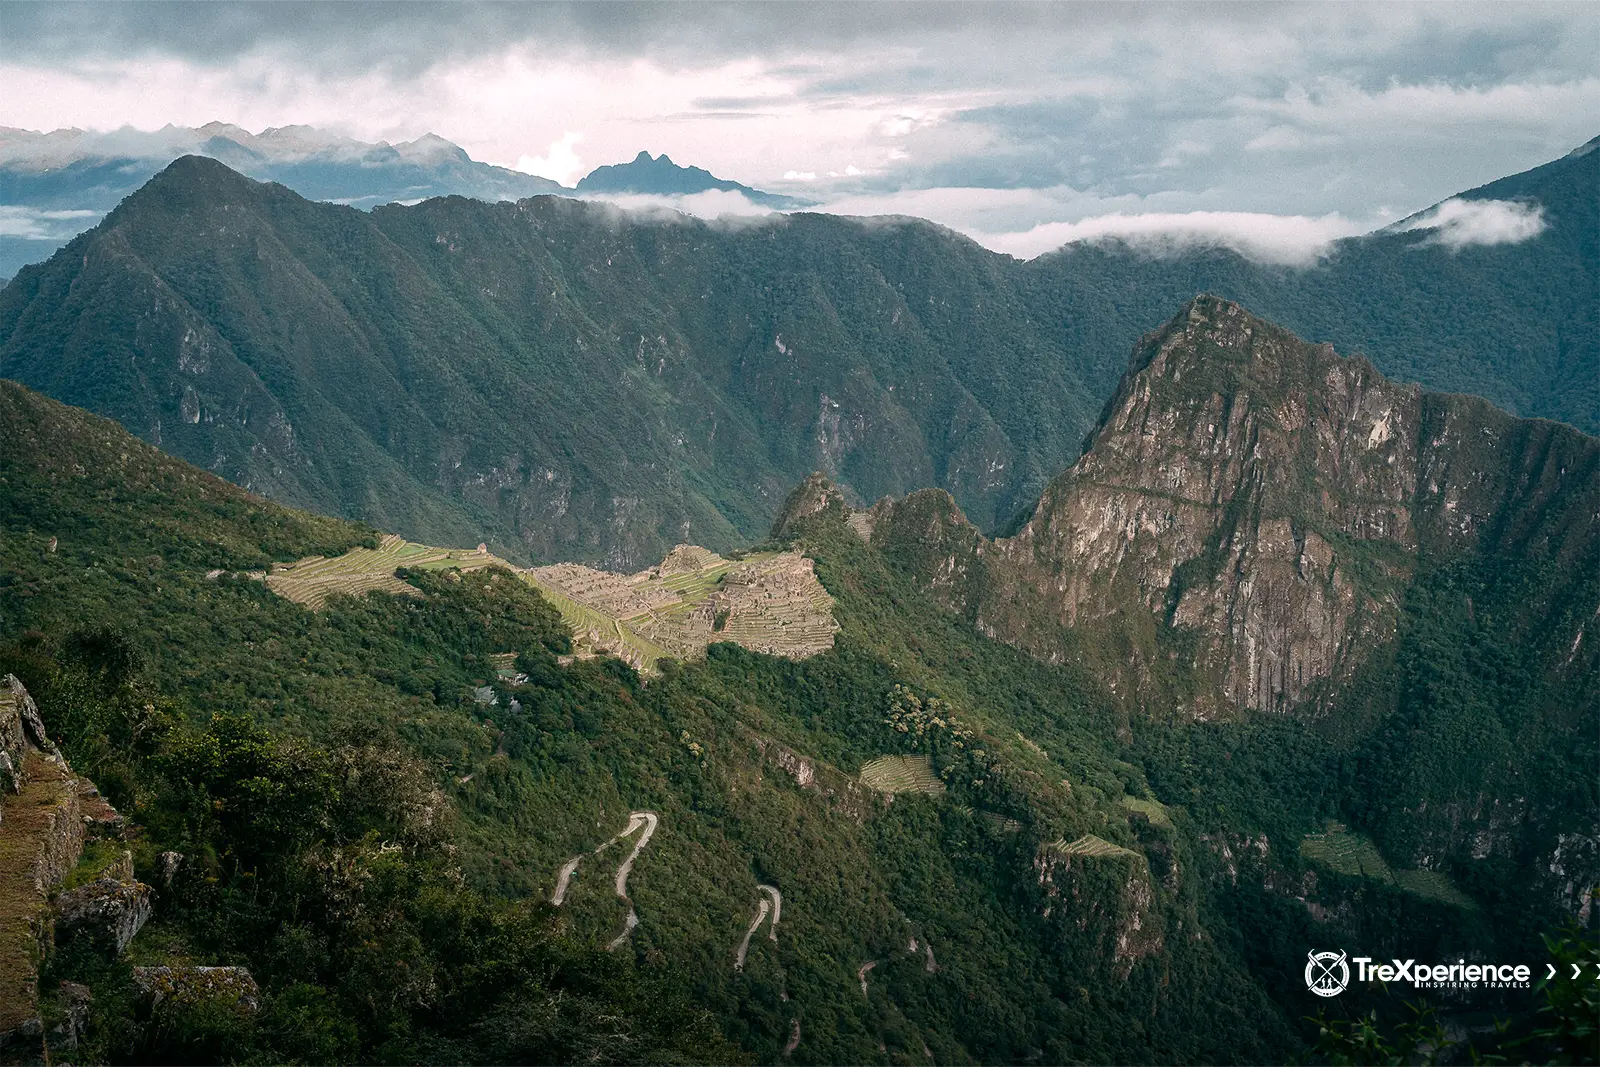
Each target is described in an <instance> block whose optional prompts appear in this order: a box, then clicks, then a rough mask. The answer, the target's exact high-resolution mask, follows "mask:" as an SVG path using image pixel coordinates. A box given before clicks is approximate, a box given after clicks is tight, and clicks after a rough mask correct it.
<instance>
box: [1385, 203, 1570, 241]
mask: <svg viewBox="0 0 1600 1067" xmlns="http://www.w3.org/2000/svg"><path fill="white" fill-rule="evenodd" d="M1548 226H1549V224H1548V223H1546V222H1545V218H1544V205H1543V204H1538V203H1532V202H1526V201H1520V200H1463V199H1461V198H1460V197H1452V198H1450V199H1449V200H1446V201H1445V202H1444V203H1442V204H1440V205H1439V206H1438V207H1435V208H1430V209H1429V210H1427V211H1425V212H1423V213H1422V214H1421V215H1418V216H1417V217H1416V218H1414V219H1411V220H1409V221H1407V222H1405V223H1402V224H1401V225H1400V226H1399V227H1397V229H1398V231H1399V232H1401V233H1412V232H1416V231H1419V230H1427V231H1431V236H1430V237H1429V239H1428V242H1427V243H1428V244H1440V245H1444V246H1445V247H1446V248H1449V249H1451V250H1452V251H1459V250H1461V249H1463V248H1466V247H1467V246H1469V245H1509V244H1520V243H1521V242H1523V241H1528V240H1532V239H1533V238H1535V237H1537V236H1539V235H1540V234H1541V233H1543V232H1544V231H1545V230H1546V229H1547V228H1548Z"/></svg>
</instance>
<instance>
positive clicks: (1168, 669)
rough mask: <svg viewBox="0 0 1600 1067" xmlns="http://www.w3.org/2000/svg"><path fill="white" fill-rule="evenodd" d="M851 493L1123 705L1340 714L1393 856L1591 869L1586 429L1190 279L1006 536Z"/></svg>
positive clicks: (1592, 558) (1595, 875)
mask: <svg viewBox="0 0 1600 1067" xmlns="http://www.w3.org/2000/svg"><path fill="white" fill-rule="evenodd" d="M860 521H861V522H862V524H863V526H864V527H866V528H870V530H871V534H870V536H871V539H872V544H873V545H874V547H877V548H880V549H881V550H882V551H884V552H885V553H887V554H889V555H890V556H891V558H893V559H895V560H896V561H898V563H899V564H900V565H901V566H902V567H903V568H905V569H906V570H907V571H908V572H909V573H913V574H915V575H917V577H918V580H919V582H920V583H921V584H922V585H923V587H924V588H926V589H928V590H929V591H930V592H931V593H933V594H934V595H936V596H938V597H939V598H940V599H941V600H942V601H943V602H944V603H946V604H947V605H949V606H950V607H951V608H952V609H953V610H954V611H956V612H958V613H960V614H962V615H963V616H964V617H967V618H969V619H971V620H972V621H973V622H974V624H975V625H976V626H977V627H978V628H979V629H981V630H982V631H983V632H985V633H987V634H990V635H992V636H994V637H997V638H998V639H1000V640H1003V641H1007V642H1009V643H1012V644H1014V645H1016V646H1018V647H1021V648H1025V649H1028V650H1030V651H1031V652H1033V653H1034V654H1035V655H1037V656H1039V657H1041V658H1043V659H1046V660H1049V661H1052V662H1076V663H1082V664H1085V665H1088V666H1090V668H1091V669H1092V670H1093V671H1094V672H1095V673H1096V674H1097V676H1099V677H1100V678H1102V679H1103V680H1105V681H1106V682H1107V684H1108V685H1110V687H1111V688H1112V689H1113V690H1114V691H1115V692H1116V694H1117V696H1118V699H1119V700H1120V701H1121V703H1122V704H1123V705H1124V706H1125V707H1127V708H1128V709H1129V713H1130V714H1131V715H1132V716H1134V719H1135V725H1134V726H1133V729H1134V731H1135V732H1137V731H1138V729H1139V727H1138V725H1137V720H1138V719H1139V718H1141V717H1142V718H1154V719H1157V720H1169V719H1170V720H1173V721H1180V722H1181V721H1186V720H1192V719H1208V718H1217V717H1228V716H1237V715H1244V716H1246V717H1253V716H1261V715H1268V716H1271V715H1285V714H1289V715H1295V716H1299V717H1303V718H1305V719H1307V720H1308V721H1311V722H1315V723H1318V724H1319V729H1321V730H1324V731H1326V732H1327V734H1328V736H1330V737H1339V738H1342V739H1343V741H1344V742H1345V743H1349V744H1351V745H1352V748H1353V751H1354V752H1355V753H1357V754H1358V755H1357V758H1356V760H1355V761H1354V765H1355V766H1358V767H1359V768H1360V770H1359V772H1358V777H1359V779H1360V781H1361V783H1362V787H1361V790H1360V794H1358V795H1362V796H1364V799H1363V800H1362V801H1361V805H1362V807H1363V809H1364V811H1365V814H1366V818H1367V819H1368V820H1369V825H1370V826H1371V827H1372V828H1373V829H1374V830H1375V831H1377V832H1378V835H1379V842H1380V844H1381V845H1382V846H1383V847H1384V849H1385V851H1386V852H1387V853H1388V854H1389V855H1390V856H1391V858H1394V857H1400V858H1403V859H1405V860H1406V861H1408V862H1410V863H1414V864H1415V865H1417V866H1421V867H1430V868H1433V869H1437V870H1448V871H1451V872H1452V873H1454V874H1456V875H1457V876H1458V877H1460V878H1462V879H1463V880H1464V881H1466V882H1467V883H1469V884H1477V885H1479V886H1483V887H1484V888H1486V889H1487V888H1489V886H1491V885H1492V884H1494V883H1495V882H1497V881H1498V882H1500V883H1501V885H1500V888H1499V889H1497V890H1493V891H1494V892H1513V891H1515V892H1526V893H1539V894H1543V895H1545V896H1546V897H1547V898H1548V899H1549V900H1550V901H1561V902H1562V903H1563V906H1567V907H1571V908H1574V909H1576V908H1577V907H1579V906H1581V905H1582V903H1583V900H1584V899H1585V894H1586V893H1587V891H1588V887H1589V886H1591V885H1593V884H1595V883H1596V882H1597V881H1600V841H1596V839H1595V838H1594V836H1593V834H1592V828H1593V826H1594V825H1595V824H1596V821H1597V819H1600V798H1597V794H1596V782H1595V779H1594V774H1593V769H1594V767H1595V765H1596V761H1597V760H1600V750H1597V748H1596V743H1597V737H1600V705H1597V703H1596V700H1595V693H1596V692H1597V691H1600V641H1597V636H1600V634H1597V632H1596V628H1597V627H1600V440H1597V439H1596V438H1593V437H1589V436H1586V435H1584V434H1581V433H1579V432H1577V431H1576V430H1573V429H1571V428H1570V427H1567V426H1563V425H1560V424H1558V423H1552V422H1545V421H1540V420H1519V419H1515V418H1512V417H1510V416H1508V415H1506V414H1504V413H1503V412H1500V411H1496V410H1495V409H1494V408H1492V407H1490V406H1489V405H1488V404H1487V403H1485V402H1484V401H1482V400H1479V399H1477V398H1474V397H1462V396H1453V395H1448V394H1436V393H1429V392H1424V391H1422V390H1420V389H1418V388H1417V387H1415V386H1402V385H1397V384H1395V383H1393V382H1390V381H1388V380H1386V379H1385V378H1383V377H1382V376H1381V375H1379V374H1378V373H1377V372H1376V371H1375V370H1374V369H1373V368H1372V366H1371V365H1370V364H1368V363H1367V362H1366V361H1365V360H1361V359H1344V358H1341V357H1339V356H1338V355H1336V354H1335V352H1334V351H1333V349H1332V346H1326V345H1324V346H1317V345H1311V344H1307V343H1305V342H1303V341H1301V340H1299V339H1298V338H1296V337H1294V336H1293V335H1292V334H1290V333H1289V332H1288V331H1286V330H1284V329H1282V328H1281V327H1278V326H1275V325H1273V324H1271V323H1269V322H1266V321H1264V320H1262V319H1258V318H1256V317H1254V316H1252V315H1250V314H1249V313H1248V312H1246V311H1244V310H1243V309H1242V308H1240V307H1239V306H1238V305H1237V304H1233V303H1231V302H1227V301H1222V300H1218V299H1216V298H1212V297H1202V298H1197V299H1195V300H1194V301H1192V302H1191V303H1189V304H1188V305H1187V306H1186V307H1185V308H1184V310H1183V311H1182V312H1180V313H1179V315H1178V316H1177V317H1175V318H1174V319H1172V320H1171V321H1170V322H1169V323H1168V324H1167V325H1166V326H1164V327H1163V328H1162V329H1161V330H1159V331H1156V332H1154V333H1152V334H1151V335H1150V336H1149V337H1147V338H1146V339H1145V341H1144V342H1143V343H1142V344H1141V346H1140V348H1139V350H1138V351H1137V352H1136V354H1135V358H1134V362H1133V365H1132V367H1131V368H1130V369H1129V371H1128V373H1127V375H1126V376H1125V377H1124V379H1123V382H1122V384H1121V386H1120V387H1119V388H1118V390H1117V394H1116V396H1115V397H1114V399H1113V400H1112V402H1111V404H1110V405H1108V407H1107V409H1106V414H1105V416H1104V418H1103V420H1102V423H1101V425H1100V428H1099V429H1098V430H1097V432H1096V433H1095V435H1094V436H1093V438H1092V440H1091V444H1090V447H1089V449H1088V451H1087V452H1086V453H1085V455H1084V456H1083V458H1082V459H1081V460H1079V461H1078V463H1076V464H1075V465H1074V466H1073V467H1072V468H1070V469H1069V470H1068V471H1066V472H1065V473H1064V474H1062V475H1061V476H1060V477H1059V478H1057V479H1056V480H1055V481H1054V482H1052V484H1051V485H1050V487H1049V488H1048V489H1047V490H1046V491H1045V493H1044V495H1043V497H1042V499H1041V500H1040V502H1039V505H1038V507H1037V508H1036V510H1035V511H1034V513H1033V515H1032V517H1031V518H1030V519H1029V520H1028V521H1027V522H1026V523H1025V524H1024V525H1023V526H1022V527H1021V528H1020V529H1019V530H1018V531H1017V533H1016V534H1015V535H1014V536H1011V537H1008V538H1002V539H999V540H995V541H989V540H987V539H986V538H984V537H983V536H982V535H981V534H979V533H978V532H977V530H976V529H974V528H973V526H972V525H971V524H970V523H968V522H967V521H966V520H965V519H964V518H963V517H962V515H961V514H960V512H959V510H958V509H957V508H956V507H955V506H954V502H953V501H951V500H950V498H949V497H948V496H947V495H945V494H942V493H940V492H938V491H937V490H929V491H924V492H922V493H917V494H913V495H912V496H910V497H907V498H906V499H904V500H901V501H884V502H882V503H880V504H879V505H877V506H875V507H874V508H873V509H872V510H871V511H870V512H868V513H866V514H864V515H863V516H862V518H861V520H860ZM1510 871H1518V872H1521V873H1520V874H1519V875H1517V876H1516V877H1515V878H1512V877H1510V876H1509V875H1508V873H1507V872H1510ZM1534 872H1538V873H1534Z"/></svg>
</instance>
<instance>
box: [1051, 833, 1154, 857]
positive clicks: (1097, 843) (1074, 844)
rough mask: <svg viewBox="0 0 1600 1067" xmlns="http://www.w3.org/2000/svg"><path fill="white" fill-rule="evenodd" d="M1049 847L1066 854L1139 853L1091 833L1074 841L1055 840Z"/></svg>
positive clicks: (1115, 854)
mask: <svg viewBox="0 0 1600 1067" xmlns="http://www.w3.org/2000/svg"><path fill="white" fill-rule="evenodd" d="M1049 847H1051V848H1053V849H1055V850H1056V851H1057V852H1062V853H1065V854H1066V855H1068V856H1137V855H1139V853H1137V852H1134V851H1133V850H1132V849H1126V848H1123V847H1122V846H1121V845H1113V844H1112V843H1111V842H1110V841H1107V840H1105V839H1104V838H1100V837H1096V836H1094V835H1093V834H1084V835H1083V836H1082V837H1080V838H1078V839H1077V840H1076V841H1071V842H1068V841H1057V842H1055V843H1054V844H1052V845H1050V846H1049Z"/></svg>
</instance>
